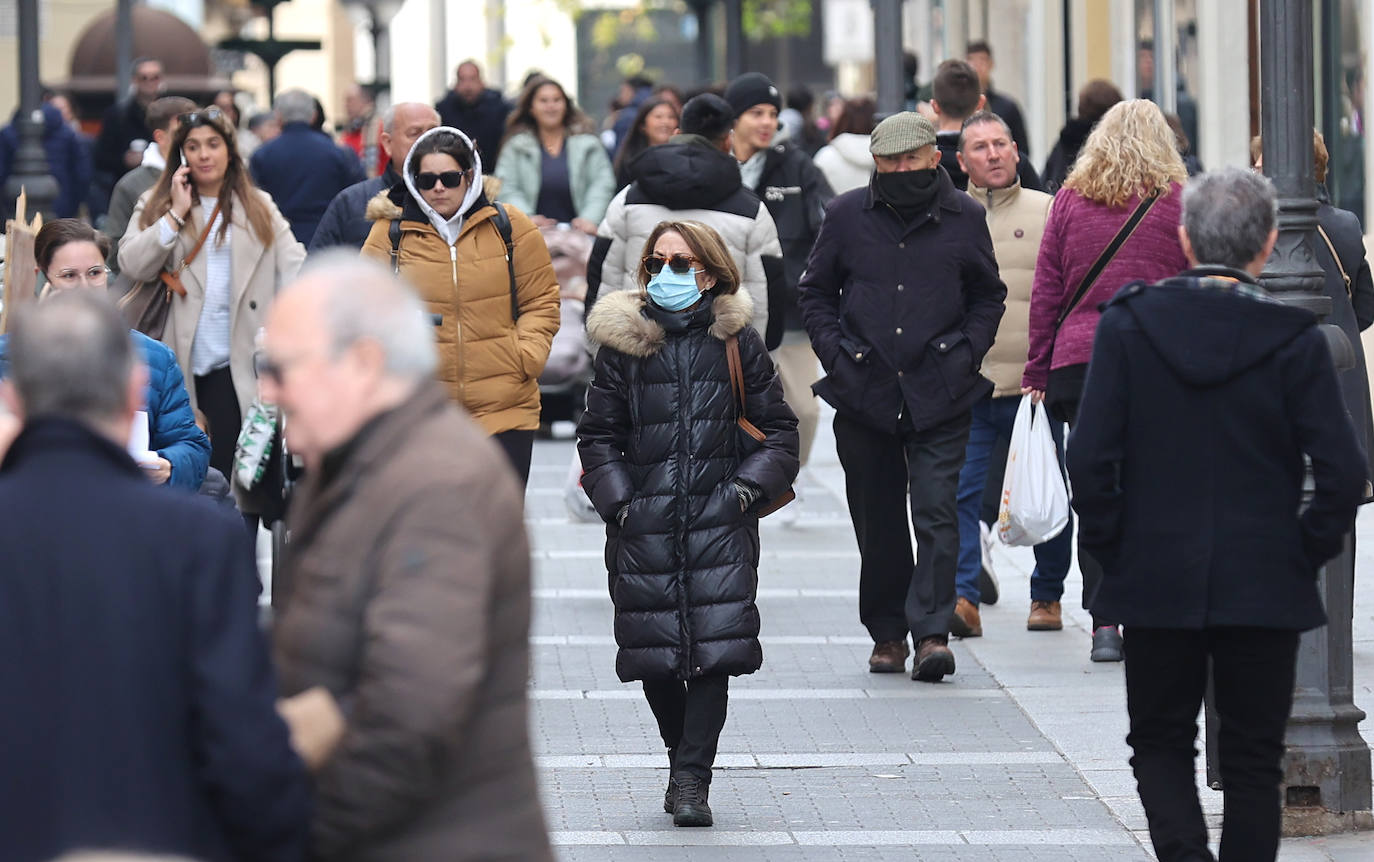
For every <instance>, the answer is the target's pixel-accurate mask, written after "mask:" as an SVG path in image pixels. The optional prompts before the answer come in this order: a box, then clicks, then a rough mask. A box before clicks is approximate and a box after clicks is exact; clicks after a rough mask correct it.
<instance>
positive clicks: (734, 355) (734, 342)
mask: <svg viewBox="0 0 1374 862" xmlns="http://www.w3.org/2000/svg"><path fill="white" fill-rule="evenodd" d="M725 358H726V361H727V362H728V363H729V365H730V389H731V391H733V392H734V393H735V404H736V406H738V407H739V416H740V418H741V419H743V418H744V403H745V402H744V363H743V362H742V361H741V360H740V358H739V338H738V337H736V336H734V335H732V336H730V337H729V338H727V339H725Z"/></svg>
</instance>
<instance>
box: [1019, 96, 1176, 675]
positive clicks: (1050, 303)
mask: <svg viewBox="0 0 1374 862" xmlns="http://www.w3.org/2000/svg"><path fill="white" fill-rule="evenodd" d="M1187 178H1188V172H1187V170H1186V169H1185V168H1184V166H1183V160H1182V158H1180V156H1179V154H1178V148H1177V145H1176V142H1175V138H1174V133H1173V131H1172V130H1170V128H1169V125H1168V124H1167V123H1166V122H1165V121H1164V115H1163V114H1162V113H1161V112H1160V110H1159V108H1158V107H1157V106H1156V105H1155V104H1154V103H1153V102H1147V101H1145V100H1143V99H1132V100H1130V101H1126V102H1119V103H1117V104H1116V105H1114V106H1113V107H1112V108H1111V110H1109V111H1107V113H1106V114H1105V115H1104V116H1103V117H1102V120H1101V121H1100V122H1099V123H1098V124H1097V127H1096V128H1095V129H1093V132H1092V134H1091V135H1089V137H1088V141H1087V143H1086V144H1084V146H1083V150H1082V151H1081V152H1080V153H1079V154H1078V160H1077V161H1076V162H1075V163H1074V167H1073V170H1072V171H1071V172H1070V173H1069V176H1068V179H1066V180H1065V181H1064V186H1063V187H1062V188H1061V189H1060V190H1059V193H1058V194H1056V195H1055V198H1054V203H1053V204H1052V205H1051V207H1050V215H1049V220H1048V221H1047V222H1046V224H1045V234H1044V237H1043V238H1042V239H1041V241H1040V254H1039V256H1038V258H1037V260H1036V264H1035V280H1034V283H1033V285H1032V287H1031V307H1030V351H1029V354H1028V356H1027V360H1026V371H1025V374H1024V376H1023V377H1022V381H1021V385H1022V387H1023V391H1025V392H1030V393H1032V394H1033V395H1034V396H1035V398H1036V400H1041V399H1044V400H1046V401H1047V403H1048V405H1049V407H1050V411H1051V413H1052V415H1054V416H1056V417H1057V418H1059V419H1062V420H1064V421H1067V422H1068V423H1069V426H1070V427H1072V426H1073V425H1074V424H1075V422H1076V421H1077V416H1078V401H1079V398H1080V397H1081V395H1082V392H1083V381H1084V378H1085V376H1086V372H1087V368H1088V359H1089V358H1090V357H1091V356H1092V349H1093V332H1094V331H1095V330H1096V329H1097V320H1098V317H1099V312H1098V310H1097V307H1098V305H1100V304H1101V303H1103V302H1105V301H1107V300H1108V299H1111V298H1112V296H1113V295H1114V294H1115V293H1116V292H1117V290H1118V289H1120V288H1121V286H1122V285H1125V284H1128V283H1130V282H1133V281H1146V282H1154V281H1158V280H1160V279H1162V278H1169V277H1172V276H1175V275H1178V274H1179V273H1180V272H1182V271H1183V270H1185V269H1187V268H1188V261H1187V259H1186V258H1185V257H1184V256H1183V247H1182V246H1181V245H1180V244H1179V239H1178V224H1179V215H1180V213H1181V212H1182V185H1181V184H1182V183H1183V182H1184V181H1185V180H1186V179H1187ZM1152 192H1153V193H1156V194H1159V195H1160V198H1159V200H1157V201H1156V202H1155V204H1154V206H1153V207H1151V208H1150V211H1149V212H1148V213H1147V214H1146V215H1145V218H1144V219H1143V220H1142V221H1141V222H1140V224H1139V225H1138V226H1137V228H1136V229H1135V231H1134V232H1133V233H1132V234H1131V235H1130V237H1129V238H1128V239H1127V240H1126V242H1125V243H1124V244H1123V245H1122V246H1121V248H1120V249H1119V250H1118V251H1117V253H1116V254H1115V255H1114V256H1113V257H1112V258H1111V261H1110V263H1108V264H1107V266H1106V268H1105V269H1104V270H1103V271H1102V274H1101V275H1100V276H1098V278H1097V279H1096V280H1095V281H1094V282H1093V284H1092V287H1091V289H1090V290H1089V291H1088V293H1087V295H1085V296H1084V297H1083V299H1082V301H1080V302H1079V303H1078V304H1077V305H1075V306H1074V307H1073V310H1072V311H1071V312H1069V315H1068V317H1067V318H1065V320H1064V323H1063V325H1062V326H1060V327H1058V328H1057V329H1056V327H1055V323H1056V321H1058V320H1059V317H1060V315H1062V314H1063V313H1064V310H1065V308H1066V307H1067V306H1068V305H1069V303H1070V302H1071V300H1072V298H1073V295H1074V294H1075V293H1076V292H1077V290H1078V286H1079V284H1080V283H1082V281H1083V278H1084V276H1085V275H1087V273H1088V270H1089V269H1091V268H1092V265H1093V263H1094V262H1095V261H1096V260H1097V258H1098V256H1099V255H1100V254H1102V252H1103V251H1104V250H1105V249H1106V248H1107V246H1108V245H1109V244H1110V243H1111V241H1112V238H1113V237H1115V236H1116V234H1117V231H1118V230H1119V229H1120V228H1121V227H1122V225H1124V224H1125V223H1126V221H1127V219H1129V218H1130V217H1131V214H1132V213H1133V212H1134V211H1135V209H1136V207H1137V206H1138V205H1139V204H1140V201H1141V197H1142V196H1143V195H1147V194H1150V193H1152ZM1078 561H1079V568H1080V569H1081V570H1082V572H1083V607H1084V609H1087V608H1088V606H1089V604H1090V603H1091V601H1092V598H1093V595H1094V594H1095V593H1096V592H1097V585H1098V584H1099V583H1100V582H1101V579H1102V567H1101V566H1100V565H1099V564H1098V562H1097V561H1096V560H1094V559H1093V558H1092V556H1091V555H1090V554H1084V553H1083V549H1082V547H1081V546H1080V547H1079V550H1078ZM1115 622H1116V621H1115V620H1100V619H1096V618H1094V619H1093V648H1092V653H1091V658H1092V660H1093V661H1121V658H1122V655H1121V632H1120V628H1119V627H1118V626H1117V625H1116V624H1115Z"/></svg>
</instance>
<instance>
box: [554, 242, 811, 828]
mask: <svg viewBox="0 0 1374 862" xmlns="http://www.w3.org/2000/svg"><path fill="white" fill-rule="evenodd" d="M637 275H638V281H639V288H640V289H639V290H637V291H615V292H612V293H610V294H608V295H607V296H604V297H602V299H601V301H600V302H599V303H597V305H596V307H595V308H593V309H592V312H591V314H590V315H589V316H588V318H587V335H588V336H589V337H590V338H591V340H592V341H593V342H595V343H596V344H598V345H600V350H599V351H598V353H597V356H596V372H595V377H594V378H593V380H592V384H591V387H590V388H589V389H588V390H587V410H586V412H585V413H584V414H582V420H581V422H580V423H578V427H577V448H578V452H579V453H580V454H581V456H582V466H583V469H584V470H585V472H584V474H583V477H582V487H583V488H584V489H585V490H586V492H587V496H588V497H590V498H591V501H592V504H593V505H594V506H595V507H596V511H597V513H598V514H599V515H601V517H602V519H603V520H604V521H605V522H606V562H607V565H608V566H609V568H610V573H609V574H610V588H611V601H612V603H613V604H614V605H615V638H616V643H617V644H618V645H619V647H620V651H619V653H618V654H617V656H616V663H615V667H616V674H617V675H618V676H619V677H620V679H621V681H622V682H630V681H632V680H641V681H642V683H643V687H644V696H645V698H646V699H647V700H648V702H649V707H650V709H651V710H652V711H653V714H654V718H655V719H656V720H657V721H658V728H659V733H660V735H661V736H662V737H663V743H664V745H666V746H667V748H668V762H669V768H670V771H669V781H668V790H667V793H666V794H665V795H664V800H663V807H664V810H665V811H668V812H670V813H672V815H673V823H674V824H675V825H677V826H710V825H711V824H712V814H711V808H710V805H709V804H708V800H707V795H708V794H707V790H708V788H709V787H710V783H711V766H712V763H713V762H714V760H715V754H716V746H717V743H718V741H719V739H720V733H721V729H722V728H723V727H724V726H725V709H726V700H727V688H728V683H729V678H730V677H731V676H736V675H739V674H746V673H753V672H754V671H756V670H758V669H759V667H760V666H761V665H762V663H763V651H762V649H761V648H760V647H759V641H758V636H759V612H758V608H757V607H756V606H755V603H754V600H755V597H756V594H757V584H758V561H759V524H758V515H757V513H758V511H759V508H760V507H761V506H762V505H764V504H766V503H767V502H768V501H770V500H774V499H776V498H777V497H779V496H780V495H782V494H783V493H784V492H785V491H787V489H788V488H789V487H791V485H792V482H793V480H795V479H796V477H797V470H798V468H799V462H798V436H797V417H796V416H795V415H794V414H793V413H792V410H791V408H789V407H788V406H787V404H786V402H785V401H783V397H782V383H781V382H779V380H778V376H777V374H776V373H775V372H774V370H773V362H772V360H771V359H769V357H768V351H767V350H766V349H765V348H764V345H763V336H761V335H759V333H758V330H756V329H754V327H752V326H750V325H749V321H750V318H751V317H752V314H753V301H752V300H751V299H750V297H749V294H748V292H745V291H741V290H740V289H739V288H740V275H739V270H738V269H737V268H736V266H735V262H734V259H733V258H732V257H731V256H730V253H729V252H728V251H727V250H726V248H725V243H724V241H723V240H721V238H720V235H719V234H717V233H716V232H715V231H714V230H712V229H711V228H709V227H707V226H706V225H704V224H701V223H700V222H692V221H683V222H677V221H666V222H662V223H660V224H659V225H658V226H657V227H656V228H654V230H653V232H652V233H650V235H649V239H648V242H646V243H645V245H644V251H643V258H642V259H641V261H640V264H639V268H638V272H637ZM731 342H733V343H734V344H735V345H736V346H737V348H738V354H739V359H740V366H739V367H740V370H741V372H742V374H741V376H742V378H743V381H742V388H743V393H742V395H743V401H744V407H743V417H741V415H740V409H739V407H738V406H737V405H738V403H739V399H738V398H737V397H736V394H735V389H734V386H733V385H732V383H731V371H730V359H729V350H730V344H731ZM740 418H747V419H748V420H749V421H750V422H752V423H753V424H754V425H755V426H756V427H757V428H758V429H759V430H760V431H762V432H763V434H764V440H763V442H762V443H761V444H758V443H754V442H753V441H752V438H745V437H744V436H743V433H744V432H743V431H742V429H741V428H740V426H739V425H738V420H739V419H740Z"/></svg>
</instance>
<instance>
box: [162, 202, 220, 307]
mask: <svg viewBox="0 0 1374 862" xmlns="http://www.w3.org/2000/svg"><path fill="white" fill-rule="evenodd" d="M219 208H220V203H219V201H215V210H214V212H212V213H210V220H209V221H207V222H206V223H205V230H202V231H201V232H200V239H198V240H196V245H195V247H194V248H192V249H191V253H190V254H188V255H186V257H185V258H183V259H182V261H181V269H178V270H177V271H176V272H168V271H166V270H163V271H162V272H160V273H158V276H157V277H158V278H160V279H162V283H163V284H165V285H167V289H168V290H170V291H172V292H174V293H175V294H176V295H177V296H185V295H186V288H185V287H184V286H183V285H182V283H181V273H182V272H183V271H185V269H186V268H187V267H188V266H190V265H191V262H192V261H194V260H195V259H196V255H198V254H200V248H201V246H203V245H205V241H206V240H207V239H209V238H210V231H211V230H212V229H213V228H214V226H215V219H217V218H219Z"/></svg>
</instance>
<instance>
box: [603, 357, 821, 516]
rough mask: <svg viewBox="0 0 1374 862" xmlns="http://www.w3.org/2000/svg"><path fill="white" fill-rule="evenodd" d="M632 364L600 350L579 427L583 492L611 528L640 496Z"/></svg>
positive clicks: (627, 360) (794, 434)
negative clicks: (634, 462) (635, 477)
mask: <svg viewBox="0 0 1374 862" xmlns="http://www.w3.org/2000/svg"><path fill="white" fill-rule="evenodd" d="M764 358H765V359H767V357H766V356H765V357H764ZM630 361H633V360H631V359H629V358H628V357H626V356H625V354H623V353H621V352H619V351H617V350H615V349H613V348H610V347H602V348H601V349H600V350H598V351H597V354H596V366H595V373H594V374H593V376H592V383H591V385H590V386H589V387H587V409H586V412H584V413H583V414H582V419H581V421H579V422H578V423H577V452H578V455H580V456H581V458H582V489H583V490H584V491H586V492H587V496H588V497H589V498H590V499H591V501H592V505H593V506H594V507H596V512H597V514H599V515H600V516H601V518H602V520H604V521H606V522H607V523H610V522H611V521H613V520H614V519H615V516H616V513H617V512H619V511H620V507H621V506H624V505H626V504H627V503H629V502H630V498H631V497H632V496H634V482H633V481H632V480H631V478H630V470H629V467H628V466H627V464H626V463H625V450H626V447H627V446H628V442H629V439H630V431H631V428H630V422H631V419H630V393H629V388H628V386H627V385H626V381H625V369H624V365H625V363H626V362H630ZM779 391H781V390H779ZM789 412H790V411H789ZM793 424H794V425H795V420H793ZM795 437H796V433H795V431H794V433H793V438H795ZM793 448H794V449H795V444H794V446H793Z"/></svg>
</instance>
